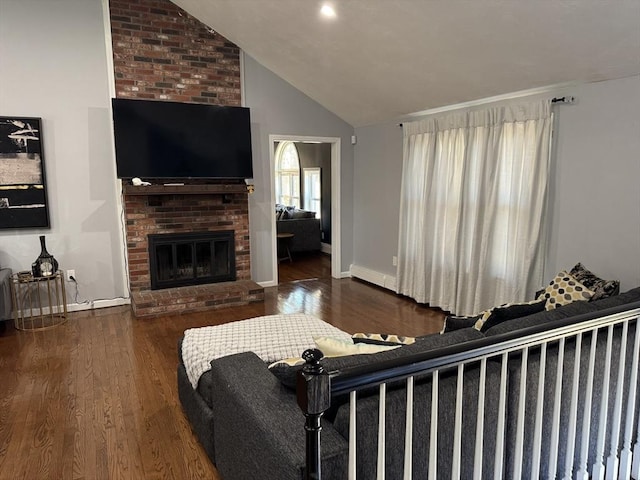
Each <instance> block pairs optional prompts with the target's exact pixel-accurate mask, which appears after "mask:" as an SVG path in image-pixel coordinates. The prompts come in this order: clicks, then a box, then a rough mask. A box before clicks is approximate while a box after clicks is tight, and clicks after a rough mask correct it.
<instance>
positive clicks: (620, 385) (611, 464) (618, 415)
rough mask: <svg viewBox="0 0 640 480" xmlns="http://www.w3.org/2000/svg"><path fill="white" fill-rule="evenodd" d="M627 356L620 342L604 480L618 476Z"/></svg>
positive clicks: (624, 328)
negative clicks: (611, 425)
mask: <svg viewBox="0 0 640 480" xmlns="http://www.w3.org/2000/svg"><path fill="white" fill-rule="evenodd" d="M622 325H623V326H622V338H624V339H626V338H627V334H628V332H629V322H628V321H626V322H624V323H623V324H622ZM626 356H627V342H626V341H624V342H620V352H619V362H618V381H617V383H616V403H615V406H614V409H613V418H612V420H613V427H612V428H611V443H610V448H609V457H608V458H607V470H606V472H605V473H606V478H607V479H614V478H617V476H618V466H619V462H620V459H619V458H618V440H619V439H620V424H621V421H622V396H623V394H624V364H625V361H626Z"/></svg>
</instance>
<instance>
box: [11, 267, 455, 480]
mask: <svg viewBox="0 0 640 480" xmlns="http://www.w3.org/2000/svg"><path fill="white" fill-rule="evenodd" d="M295 260H296V258H294V262H293V263H292V265H290V269H289V273H290V275H291V276H296V277H300V276H302V277H304V276H307V275H311V277H310V279H307V280H296V281H293V282H290V283H283V284H281V285H280V286H279V287H273V288H268V289H266V290H265V301H264V303H260V304H252V305H247V306H242V307H235V308H228V309H223V310H211V311H208V312H200V313H195V314H190V315H176V316H164V317H157V318H151V319H144V320H138V319H135V318H134V317H133V316H132V314H131V311H130V309H129V308H128V307H114V308H108V309H102V310H93V311H85V312H75V313H71V314H69V319H68V321H67V322H66V323H65V324H63V325H60V326H59V327H57V328H55V329H51V330H47V331H41V332H19V331H16V330H14V329H12V328H9V329H8V331H7V333H6V334H5V335H4V336H3V337H0V480H13V479H17V478H20V479H22V478H28V479H30V480H32V479H33V480H39V479H55V480H58V479H64V480H66V479H72V480H81V479H83V480H84V479H87V480H89V479H107V478H108V479H122V480H125V479H126V480H137V479H140V480H142V479H144V480H147V479H178V480H183V479H194V480H195V479H204V478H207V479H213V480H222V479H221V477H220V476H219V475H218V473H217V472H216V470H215V467H214V466H213V465H212V464H211V462H210V461H209V459H208V457H207V456H206V454H205V453H204V450H203V449H202V447H201V445H200V444H199V443H198V441H197V439H196V438H195V436H194V435H193V433H192V431H191V426H190V425H189V422H188V420H187V419H186V417H185V416H184V414H183V412H182V408H181V405H180V402H179V399H178V394H177V385H176V365H177V362H178V351H177V345H178V340H179V339H180V337H181V336H182V334H183V332H184V330H186V329H187V328H193V327H199V326H205V325H217V324H222V323H226V322H230V321H235V320H242V319H245V318H251V317H256V316H260V315H268V314H276V313H300V312H303V313H309V314H312V315H316V316H317V317H319V318H321V319H323V320H325V321H327V322H329V323H331V324H333V325H335V326H337V327H339V328H341V329H343V330H345V331H347V332H350V333H355V332H357V331H366V332H376V333H397V334H401V335H423V334H427V333H434V332H437V331H439V330H440V328H441V327H442V320H443V313H442V312H440V311H439V310H435V309H430V308H427V307H424V306H420V305H417V304H416V303H415V302H413V301H412V300H410V299H407V298H404V297H401V296H398V295H395V294H393V293H391V292H389V291H387V290H383V289H380V288H377V287H374V286H371V285H369V284H366V283H364V282H360V281H356V280H351V279H342V280H336V279H331V278H327V277H326V258H321V259H320V260H321V261H322V262H325V265H324V266H322V265H320V266H319V267H318V264H317V263H316V266H315V267H314V266H313V264H312V262H311V261H309V262H306V263H305V264H304V265H301V264H298V267H300V268H299V269H298V270H297V272H296V265H295ZM314 273H318V274H319V275H317V276H313V275H314Z"/></svg>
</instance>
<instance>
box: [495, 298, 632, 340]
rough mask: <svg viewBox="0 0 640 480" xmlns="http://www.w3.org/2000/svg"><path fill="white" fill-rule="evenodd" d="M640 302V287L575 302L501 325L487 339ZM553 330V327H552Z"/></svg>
mask: <svg viewBox="0 0 640 480" xmlns="http://www.w3.org/2000/svg"><path fill="white" fill-rule="evenodd" d="M637 301H640V287H637V288H634V289H633V290H629V291H628V292H625V293H621V294H620V295H615V296H613V297H609V298H604V299H601V300H597V301H595V302H573V303H570V304H568V305H564V306H561V307H558V308H555V309H553V310H545V311H542V312H539V313H534V314H533V315H527V316H526V317H522V318H516V319H514V320H510V321H508V322H504V323H501V324H500V325H496V326H495V327H492V328H490V329H488V330H487V331H486V332H484V333H485V335H486V336H487V337H491V336H494V335H500V334H503V333H508V332H512V331H515V330H520V329H522V328H527V327H532V326H535V325H539V324H544V323H552V322H555V321H557V320H560V319H563V318H568V317H573V316H578V315H582V314H583V313H590V312H593V311H597V310H604V309H605V308H611V307H616V306H618V305H624V304H626V303H632V302H637ZM550 328H551V326H550Z"/></svg>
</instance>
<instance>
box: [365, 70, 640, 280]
mask: <svg viewBox="0 0 640 480" xmlns="http://www.w3.org/2000/svg"><path fill="white" fill-rule="evenodd" d="M555 94H557V95H564V94H570V95H574V96H576V97H577V100H578V101H577V103H576V104H574V105H562V106H558V107H556V108H555V111H556V115H557V118H556V125H557V129H556V132H555V137H556V146H555V148H556V152H557V154H556V158H555V163H554V165H553V171H554V175H553V177H552V179H551V182H550V187H551V194H550V209H549V215H550V218H549V227H550V229H551V230H550V232H549V240H550V241H549V246H548V255H547V258H546V267H545V272H546V273H545V278H548V279H549V280H550V279H551V278H552V277H553V275H554V274H555V273H557V272H558V271H560V270H561V269H566V268H571V267H572V266H573V265H574V264H575V263H577V262H579V261H581V262H583V263H584V264H585V265H586V267H587V268H589V269H591V270H592V271H593V272H594V273H596V274H598V275H600V276H602V277H604V278H607V279H614V278H615V279H620V280H621V282H622V287H621V288H622V289H623V290H625V289H629V288H632V287H635V286H638V285H640V188H639V185H640V184H639V183H638V182H639V180H638V179H639V178H640V153H639V152H640V117H639V116H638V112H640V77H638V76H636V77H630V78H626V79H620V80H611V81H607V82H600V83H592V84H585V85H579V86H576V87H572V88H570V89H565V90H558V91H557V92H552V93H549V94H547V95H545V97H551V96H554V95H555ZM356 135H357V136H358V144H357V146H356V149H355V158H354V179H355V180H354V199H355V200H354V245H356V246H357V248H355V249H354V264H356V265H358V266H361V267H364V268H368V269H371V270H374V271H377V272H380V273H382V274H387V275H395V273H396V271H395V267H394V266H393V265H392V263H391V259H392V256H393V255H396V252H397V248H398V218H397V216H398V214H399V211H398V204H399V201H400V173H401V171H402V131H401V129H400V128H398V126H397V122H394V123H388V124H380V125H372V126H367V127H362V128H358V129H356ZM379 192H385V194H384V195H380V193H379Z"/></svg>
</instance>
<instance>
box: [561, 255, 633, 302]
mask: <svg viewBox="0 0 640 480" xmlns="http://www.w3.org/2000/svg"><path fill="white" fill-rule="evenodd" d="M569 274H570V275H571V276H572V277H573V278H575V279H576V280H577V281H579V282H580V283H582V284H583V285H584V286H585V287H587V288H588V289H589V290H593V297H591V300H590V301H592V302H593V301H594V300H599V299H601V298H607V297H611V296H613V295H618V294H619V293H620V282H619V281H618V280H604V279H602V278H600V277H598V276H596V275H595V274H594V273H593V272H591V271H590V270H588V269H587V268H585V266H584V265H582V263H577V264H576V265H575V266H574V267H573V268H572V269H571V271H570V272H569Z"/></svg>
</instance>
